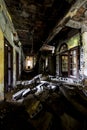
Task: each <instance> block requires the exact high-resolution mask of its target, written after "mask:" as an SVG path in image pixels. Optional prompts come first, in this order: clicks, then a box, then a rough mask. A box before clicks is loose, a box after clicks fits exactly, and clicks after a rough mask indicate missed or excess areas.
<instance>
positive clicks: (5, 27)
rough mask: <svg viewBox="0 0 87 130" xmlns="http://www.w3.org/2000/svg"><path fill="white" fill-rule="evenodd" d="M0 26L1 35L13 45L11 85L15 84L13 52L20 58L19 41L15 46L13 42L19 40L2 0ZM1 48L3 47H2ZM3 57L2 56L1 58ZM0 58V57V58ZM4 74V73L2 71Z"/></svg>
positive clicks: (0, 0) (0, 2) (14, 58)
mask: <svg viewBox="0 0 87 130" xmlns="http://www.w3.org/2000/svg"><path fill="white" fill-rule="evenodd" d="M0 6H1V8H0V28H1V30H2V33H3V37H5V38H6V39H7V41H8V42H9V44H10V45H11V46H12V47H13V59H12V60H13V86H16V56H15V53H16V52H18V53H19V59H20V60H21V58H22V57H21V43H20V46H19V47H18V46H16V45H15V43H14V40H19V39H18V36H16V37H15V36H14V33H16V30H15V28H14V25H13V23H12V19H11V16H10V14H9V12H8V10H7V8H6V5H5V2H4V1H3V0H0ZM0 47H1V46H0ZM2 48H3V47H2ZM3 53H4V52H1V51H0V54H1V55H3ZM3 59H4V58H3ZM0 60H1V59H0ZM19 67H20V68H19V70H20V73H21V61H20V62H19ZM0 73H1V69H0ZM3 74H4V73H3Z"/></svg>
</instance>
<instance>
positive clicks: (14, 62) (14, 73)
mask: <svg viewBox="0 0 87 130" xmlns="http://www.w3.org/2000/svg"><path fill="white" fill-rule="evenodd" d="M15 85H16V51H15V48H14V47H13V87H15Z"/></svg>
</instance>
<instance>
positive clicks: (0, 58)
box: [0, 29, 4, 101]
mask: <svg viewBox="0 0 87 130" xmlns="http://www.w3.org/2000/svg"><path fill="white" fill-rule="evenodd" d="M2 100H4V37H3V33H2V31H1V29H0V101H2Z"/></svg>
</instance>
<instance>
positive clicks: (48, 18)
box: [5, 0, 75, 55]
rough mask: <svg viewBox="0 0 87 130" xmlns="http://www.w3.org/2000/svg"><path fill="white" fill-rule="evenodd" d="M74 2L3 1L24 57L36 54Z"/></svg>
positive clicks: (43, 0)
mask: <svg viewBox="0 0 87 130" xmlns="http://www.w3.org/2000/svg"><path fill="white" fill-rule="evenodd" d="M74 2H75V0H5V3H6V5H7V9H8V11H9V13H10V15H11V17H12V21H13V24H14V27H15V29H16V31H17V33H18V37H19V40H20V42H21V43H22V47H23V51H24V53H25V55H29V54H30V53H37V52H38V50H39V49H40V47H41V46H42V45H43V44H44V43H45V41H46V39H47V38H48V35H49V33H50V32H51V30H52V29H53V28H54V26H55V25H56V23H57V22H58V21H60V20H61V19H62V18H63V17H64V15H65V14H66V13H67V11H68V10H69V9H70V7H71V5H72V4H73V3H74Z"/></svg>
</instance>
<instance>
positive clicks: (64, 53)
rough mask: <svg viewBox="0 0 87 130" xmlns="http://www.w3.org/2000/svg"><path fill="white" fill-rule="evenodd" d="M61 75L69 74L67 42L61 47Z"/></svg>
mask: <svg viewBox="0 0 87 130" xmlns="http://www.w3.org/2000/svg"><path fill="white" fill-rule="evenodd" d="M60 75H61V76H68V53H67V44H65V43H64V44H63V45H62V46H61V47H60Z"/></svg>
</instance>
